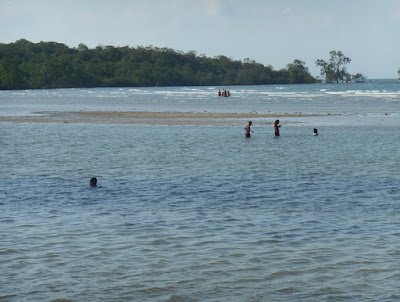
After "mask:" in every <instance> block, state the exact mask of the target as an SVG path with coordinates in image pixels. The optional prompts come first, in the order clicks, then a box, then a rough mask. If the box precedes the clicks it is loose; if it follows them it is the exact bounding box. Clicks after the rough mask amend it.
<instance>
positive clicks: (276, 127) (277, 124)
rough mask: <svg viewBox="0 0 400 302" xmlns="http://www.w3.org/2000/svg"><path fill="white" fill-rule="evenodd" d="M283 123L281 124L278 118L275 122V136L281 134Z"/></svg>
mask: <svg viewBox="0 0 400 302" xmlns="http://www.w3.org/2000/svg"><path fill="white" fill-rule="evenodd" d="M280 127H281V125H279V120H276V121H275V123H274V129H275V136H279V128H280Z"/></svg>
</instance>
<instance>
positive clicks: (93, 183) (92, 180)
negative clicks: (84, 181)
mask: <svg viewBox="0 0 400 302" xmlns="http://www.w3.org/2000/svg"><path fill="white" fill-rule="evenodd" d="M90 186H91V187H97V178H96V177H92V178H91V179H90Z"/></svg>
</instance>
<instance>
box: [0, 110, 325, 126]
mask: <svg viewBox="0 0 400 302" xmlns="http://www.w3.org/2000/svg"><path fill="white" fill-rule="evenodd" d="M315 116H321V115H316V114H287V113H286V114H257V113H211V112H129V111H119V112H117V111H75V112H74V111H66V112H36V113H34V115H29V116H0V122H11V123H88V124H134V125H171V126H172V125H241V124H243V123H244V121H246V120H249V119H255V120H259V121H261V120H262V121H263V123H264V124H271V121H272V120H273V119H274V118H277V117H281V118H285V117H286V118H293V117H296V118H307V117H315ZM272 123H273V121H272Z"/></svg>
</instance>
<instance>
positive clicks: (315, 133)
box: [313, 128, 318, 136]
mask: <svg viewBox="0 0 400 302" xmlns="http://www.w3.org/2000/svg"><path fill="white" fill-rule="evenodd" d="M313 135H314V136H317V135H318V129H317V128H314V133H313Z"/></svg>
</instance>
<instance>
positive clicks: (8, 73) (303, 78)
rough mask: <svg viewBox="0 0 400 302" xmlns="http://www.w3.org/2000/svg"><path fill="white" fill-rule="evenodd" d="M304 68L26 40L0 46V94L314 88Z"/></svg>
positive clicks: (191, 53) (153, 50) (149, 49)
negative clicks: (177, 88)
mask: <svg viewBox="0 0 400 302" xmlns="http://www.w3.org/2000/svg"><path fill="white" fill-rule="evenodd" d="M317 81H318V80H317V79H316V78H314V77H313V76H312V75H311V74H310V72H309V70H308V68H307V67H306V66H305V63H304V62H303V61H301V60H294V61H293V63H291V64H288V65H287V66H286V68H284V69H281V70H274V69H273V67H272V66H270V65H269V66H264V65H262V64H259V63H256V62H255V61H254V60H250V59H245V60H244V61H243V62H242V61H238V60H232V59H230V58H228V57H226V56H222V55H221V56H217V57H213V58H210V57H206V56H205V55H198V54H197V53H196V52H195V51H189V52H187V53H184V52H181V51H177V50H174V49H170V48H158V47H152V46H148V47H136V48H132V47H128V46H125V47H114V46H97V47H96V48H93V49H90V48H88V47H87V46H86V45H84V44H79V46H78V47H77V48H70V47H68V46H67V45H65V44H62V43H57V42H40V43H32V42H30V41H27V40H25V39H21V40H18V41H16V42H15V43H9V44H4V43H0V89H2V90H6V89H7V90H8V89H51V88H85V87H87V88H89V87H151V86H228V85H263V84H303V83H315V82H317Z"/></svg>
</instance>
